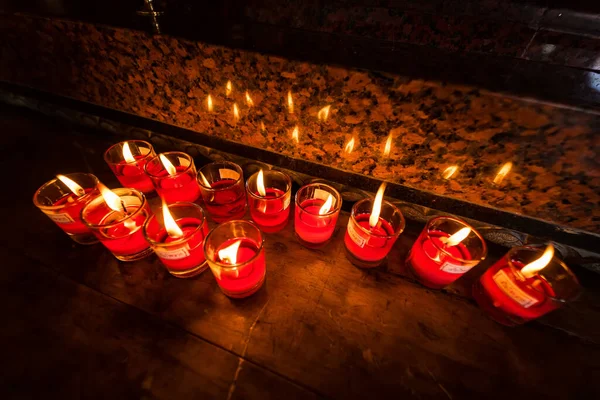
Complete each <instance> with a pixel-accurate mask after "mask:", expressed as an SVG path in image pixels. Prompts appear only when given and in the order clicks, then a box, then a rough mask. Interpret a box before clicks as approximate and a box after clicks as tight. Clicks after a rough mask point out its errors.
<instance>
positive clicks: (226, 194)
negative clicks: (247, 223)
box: [198, 161, 246, 223]
mask: <svg viewBox="0 0 600 400" xmlns="http://www.w3.org/2000/svg"><path fill="white" fill-rule="evenodd" d="M198 183H199V184H200V192H201V193H202V199H203V200H204V206H205V208H206V211H207V212H208V214H209V215H210V216H211V218H212V219H213V221H215V222H217V223H222V222H226V221H231V220H234V219H239V218H243V217H244V214H246V190H245V189H244V174H243V172H242V168H240V166H239V165H237V164H234V163H232V162H229V161H217V162H213V163H210V164H206V165H205V166H203V167H202V168H200V170H199V171H198Z"/></svg>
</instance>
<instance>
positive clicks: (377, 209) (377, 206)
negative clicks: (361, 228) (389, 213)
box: [369, 182, 387, 228]
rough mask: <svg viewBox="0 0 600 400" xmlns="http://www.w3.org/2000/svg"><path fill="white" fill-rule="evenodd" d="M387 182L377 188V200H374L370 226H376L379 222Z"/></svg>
mask: <svg viewBox="0 0 600 400" xmlns="http://www.w3.org/2000/svg"><path fill="white" fill-rule="evenodd" d="M386 186H387V185H386V183H385V182H383V183H382V184H381V186H379V190H377V194H376V195H375V200H374V201H373V209H372V210H371V216H370V217H369V226H370V227H371V228H374V227H375V226H377V223H378V222H379V215H380V214H381V203H383V194H384V192H385V187H386Z"/></svg>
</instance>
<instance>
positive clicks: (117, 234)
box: [81, 188, 152, 261]
mask: <svg viewBox="0 0 600 400" xmlns="http://www.w3.org/2000/svg"><path fill="white" fill-rule="evenodd" d="M111 191H112V192H113V193H114V194H115V195H117V196H118V198H119V199H118V203H120V204H122V207H124V209H125V212H124V211H123V208H120V207H116V206H115V205H113V207H114V208H113V207H110V206H109V205H108V204H107V203H106V201H105V199H104V197H103V196H102V195H100V196H98V197H96V198H94V199H93V200H92V201H90V202H89V203H88V204H86V205H85V207H83V209H82V210H81V219H82V220H83V223H84V224H85V225H86V226H87V227H88V228H90V229H91V230H92V232H93V233H94V234H95V235H96V237H97V238H98V240H100V242H101V243H102V244H103V245H104V246H105V247H106V248H107V249H108V250H110V252H111V253H112V254H113V255H114V256H115V257H116V258H117V259H118V260H121V261H135V260H139V259H142V258H144V257H146V256H148V255H150V254H152V248H151V247H150V244H149V243H148V242H147V241H146V239H145V238H144V233H143V226H144V223H145V222H146V219H148V217H150V215H152V212H151V211H150V207H149V205H148V201H147V200H146V197H145V196H144V194H143V193H142V192H140V191H138V190H136V189H131V188H118V189H112V190H111ZM117 210H118V211H117Z"/></svg>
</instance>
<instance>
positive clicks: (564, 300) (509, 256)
mask: <svg viewBox="0 0 600 400" xmlns="http://www.w3.org/2000/svg"><path fill="white" fill-rule="evenodd" d="M544 248H545V247H544ZM544 248H542V247H537V246H531V245H529V246H517V247H513V248H511V249H510V250H509V251H508V252H507V253H506V255H505V256H504V257H506V261H507V265H508V267H509V268H510V269H511V270H512V271H513V273H515V276H518V277H522V278H523V280H525V277H523V274H521V268H518V267H517V266H516V265H514V263H513V261H512V259H513V257H512V256H513V255H515V254H516V253H517V252H518V251H523V250H525V251H533V252H536V253H538V254H539V255H540V256H541V255H542V254H543V252H544ZM550 262H554V263H556V264H558V265H559V266H560V267H561V268H562V269H563V270H564V271H565V272H566V273H567V275H569V277H570V278H571V279H573V281H574V282H575V283H576V285H577V288H578V290H577V291H576V293H575V294H574V295H573V296H572V297H569V298H563V297H557V296H551V295H549V294H547V293H546V292H541V291H540V290H538V289H537V288H536V287H532V288H533V290H535V291H537V292H540V293H543V294H544V295H545V296H546V297H548V298H549V299H552V300H553V301H556V302H558V303H568V302H570V301H573V300H576V299H577V298H578V297H579V296H580V295H581V293H582V291H583V290H582V288H581V283H580V282H579V279H577V276H576V275H575V274H574V273H573V271H572V270H571V268H569V267H568V266H567V264H565V262H564V261H563V260H561V259H560V258H558V257H556V256H552V259H551V260H550ZM548 264H550V263H548ZM544 279H545V278H544Z"/></svg>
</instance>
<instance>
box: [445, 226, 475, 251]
mask: <svg viewBox="0 0 600 400" xmlns="http://www.w3.org/2000/svg"><path fill="white" fill-rule="evenodd" d="M470 233H471V228H469V227H464V228H461V229H459V230H458V231H457V232H456V233H455V234H453V235H452V236H450V237H448V238H443V239H445V240H443V242H445V244H446V246H448V247H452V246H456V245H458V244H460V243H461V242H462V241H463V240H465V239H466V238H467V237H468V236H469V234H470Z"/></svg>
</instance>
